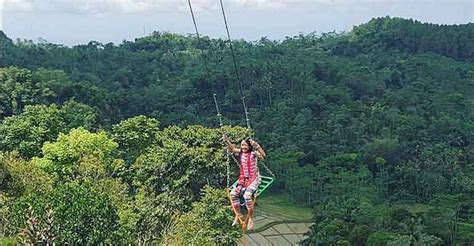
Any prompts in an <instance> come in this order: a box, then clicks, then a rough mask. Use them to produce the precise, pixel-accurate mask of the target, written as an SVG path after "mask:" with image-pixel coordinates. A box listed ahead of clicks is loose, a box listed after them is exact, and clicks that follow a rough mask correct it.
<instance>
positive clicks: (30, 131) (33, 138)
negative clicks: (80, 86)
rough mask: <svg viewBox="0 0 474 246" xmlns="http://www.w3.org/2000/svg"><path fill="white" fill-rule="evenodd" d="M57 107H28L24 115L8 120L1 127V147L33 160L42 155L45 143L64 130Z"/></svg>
mask: <svg viewBox="0 0 474 246" xmlns="http://www.w3.org/2000/svg"><path fill="white" fill-rule="evenodd" d="M64 127H65V125H64V122H63V121H62V118H61V115H60V111H59V109H58V108H57V106H54V105H53V106H43V105H38V106H27V107H26V108H25V111H24V112H23V113H22V114H19V115H15V116H11V117H8V118H6V119H5V120H4V121H3V122H2V123H1V125H0V146H1V148H2V149H3V150H6V151H17V152H18V153H20V154H21V155H22V156H24V157H27V158H31V157H33V156H36V155H39V154H40V153H41V146H42V145H43V143H44V142H46V141H50V140H53V139H55V138H56V137H57V135H58V133H59V132H61V131H62V130H64Z"/></svg>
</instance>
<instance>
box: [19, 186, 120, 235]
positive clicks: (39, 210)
mask: <svg viewBox="0 0 474 246" xmlns="http://www.w3.org/2000/svg"><path fill="white" fill-rule="evenodd" d="M11 207H12V208H11V209H12V213H11V218H10V221H11V223H12V224H13V226H14V228H15V229H16V230H17V231H20V230H21V229H23V228H25V227H26V225H27V220H28V219H29V218H28V214H29V213H28V209H29V208H30V207H31V208H32V210H33V211H34V214H35V215H36V216H37V218H38V221H39V222H38V223H39V224H38V227H40V228H44V227H45V226H46V216H47V211H48V210H52V212H53V215H52V217H53V219H52V220H53V223H52V224H53V226H52V232H51V233H52V234H54V235H55V238H56V239H55V242H56V243H58V244H74V243H82V244H97V243H107V242H108V243H112V242H114V240H115V239H116V238H114V235H115V231H116V229H117V228H118V223H117V220H118V215H117V209H116V208H115V207H114V206H113V205H112V203H111V201H110V199H109V198H108V197H107V194H104V193H98V192H94V191H92V190H90V189H89V188H87V187H85V186H81V185H79V184H77V183H68V184H65V185H60V186H58V187H56V188H55V189H54V190H53V191H52V192H49V193H47V194H44V195H41V194H40V195H38V194H31V195H27V196H24V197H21V198H19V199H18V200H16V201H14V202H13V204H12V206H11Z"/></svg>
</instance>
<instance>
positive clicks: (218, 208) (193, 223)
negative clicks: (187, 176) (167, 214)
mask: <svg viewBox="0 0 474 246" xmlns="http://www.w3.org/2000/svg"><path fill="white" fill-rule="evenodd" d="M202 192H203V195H202V196H201V199H200V201H199V202H196V203H194V204H193V206H192V209H191V210H190V211H189V212H188V213H186V214H183V215H182V216H180V217H179V218H178V219H177V220H176V222H175V223H176V224H175V225H174V227H173V231H172V232H171V233H170V235H169V237H168V238H166V237H165V239H166V243H169V244H178V245H182V244H203V245H234V244H235V243H237V242H236V239H238V238H239V237H240V231H239V229H238V228H236V227H232V226H231V224H232V220H233V213H232V211H231V210H230V209H229V204H228V198H227V194H226V193H225V192H224V191H223V190H218V189H214V188H211V187H209V186H206V187H204V189H203V191H202Z"/></svg>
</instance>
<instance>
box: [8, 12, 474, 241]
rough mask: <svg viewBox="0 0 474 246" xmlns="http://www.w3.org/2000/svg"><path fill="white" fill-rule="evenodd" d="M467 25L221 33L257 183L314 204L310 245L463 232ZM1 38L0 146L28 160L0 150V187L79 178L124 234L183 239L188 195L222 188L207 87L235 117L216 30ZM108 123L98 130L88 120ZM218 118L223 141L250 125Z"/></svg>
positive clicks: (464, 236)
mask: <svg viewBox="0 0 474 246" xmlns="http://www.w3.org/2000/svg"><path fill="white" fill-rule="evenodd" d="M472 30H473V25H472V24H466V25H443V26H439V25H434V24H426V23H420V22H418V21H414V20H406V19H401V18H390V17H384V18H376V19H373V20H371V21H370V22H369V23H367V24H363V25H360V26H357V27H354V29H353V30H352V31H350V32H348V33H326V34H322V35H316V34H309V35H299V36H295V37H288V38H286V39H285V40H282V41H271V40H268V39H266V38H263V39H261V40H259V41H257V42H246V41H243V40H236V41H235V42H234V43H233V44H234V48H235V50H234V51H235V53H236V54H238V59H239V61H240V62H239V63H240V66H239V69H240V74H241V82H242V84H243V91H242V93H243V95H244V96H245V98H246V103H247V106H248V107H249V113H250V117H251V121H250V123H251V125H252V128H253V129H254V130H255V137H256V138H258V140H259V142H260V143H262V145H263V147H264V148H265V150H266V151H267V152H268V154H269V155H268V158H267V162H266V164H268V166H270V168H271V169H272V170H273V171H274V172H275V174H276V177H277V181H276V182H275V183H274V185H273V188H272V190H273V191H278V192H279V193H282V195H284V196H289V197H291V199H292V200H293V201H296V202H298V203H299V204H301V205H309V206H312V207H314V208H315V217H314V225H313V227H312V229H311V231H310V233H309V234H308V236H309V237H308V239H307V240H305V242H306V243H307V244H316V243H319V244H327V245H348V244H351V245H364V244H369V245H386V244H398V245H403V244H410V245H423V244H432V245H437V244H439V242H440V241H439V239H441V240H442V243H443V244H446V245H456V244H462V243H466V242H469V240H471V241H472V239H471V234H470V229H471V224H472V223H471V222H472V215H471V213H472V212H471V211H472V208H471V207H472V205H471V200H472V199H470V197H472V195H473V194H474V193H473V192H474V188H473V187H474V186H473V182H474V181H473V178H472V177H473V175H474V167H473V163H474V147H473V143H474V135H473V132H474V125H473V122H474V114H473V111H472V108H473V107H474V101H473V100H472V98H474V96H473V95H474V87H473V86H472V85H473V81H474V65H473V63H472V61H473V54H474V51H473V50H474V49H473V46H472V42H470V41H471V40H472V39H473V38H472V34H473V33H474V32H473V31H472ZM0 41H1V45H2V48H4V49H2V51H5V53H4V54H5V60H4V61H5V63H6V64H7V65H13V66H17V67H19V68H15V67H10V68H6V69H1V70H0V99H1V100H0V102H1V103H0V119H1V120H2V122H1V123H0V150H1V151H13V152H18V153H19V154H20V155H21V156H22V157H24V158H27V159H29V158H32V157H33V161H31V162H28V161H26V160H22V159H19V158H17V157H16V156H15V155H10V154H5V155H4V156H2V158H0V159H1V165H2V166H0V168H1V173H0V184H1V188H2V192H3V191H6V192H5V193H4V194H1V196H2V197H3V200H4V201H7V202H15V201H19V200H20V199H24V198H25V197H26V196H29V194H31V193H33V192H37V193H44V192H52V191H51V189H52V190H53V191H54V190H56V187H63V186H64V185H66V184H68V183H70V182H78V183H80V184H81V185H82V186H84V187H87V189H90V190H91V191H93V192H97V193H99V194H106V195H107V197H108V199H110V201H111V203H112V204H113V206H115V207H116V209H117V214H118V224H119V226H118V227H117V230H116V232H115V235H116V236H117V237H119V238H120V239H121V240H123V242H124V243H125V244H153V243H161V242H164V241H165V240H168V239H169V240H171V239H172V240H175V242H182V243H186V242H187V241H188V239H189V240H191V239H190V237H191V236H192V233H191V231H190V230H188V231H186V230H184V231H183V233H184V232H186V233H185V234H182V235H181V236H182V237H184V238H180V237H181V236H175V237H172V236H170V235H177V234H176V233H178V232H176V231H173V230H172V228H173V225H175V223H177V222H179V223H181V226H183V225H184V224H183V223H184V222H183V221H184V220H188V221H189V222H190V223H191V224H192V225H193V227H190V228H189V229H191V228H194V229H195V228H196V227H194V225H196V221H197V219H196V217H193V214H192V213H190V211H191V210H196V212H197V213H202V214H206V213H207V211H205V210H202V209H201V208H200V207H199V206H201V203H202V201H203V200H201V199H202V197H201V195H200V193H199V192H200V191H201V190H202V188H203V187H204V186H205V185H208V184H209V185H211V186H212V187H221V188H222V187H224V184H225V183H226V182H225V179H226V175H225V174H226V167H227V164H229V160H228V159H227V158H226V157H225V155H224V149H223V145H222V141H221V137H222V132H220V131H219V130H216V129H208V128H204V127H202V126H198V125H204V126H217V119H216V117H215V107H214V104H213V100H212V98H211V95H212V94H213V93H216V95H218V99H219V106H220V108H221V110H222V113H223V121H224V124H226V125H244V124H245V122H244V120H243V113H242V106H241V94H240V92H239V83H237V81H236V80H235V79H234V78H233V76H232V74H233V71H232V69H233V62H232V59H231V57H230V56H227V55H226V54H228V52H229V50H228V48H229V47H228V46H227V45H226V43H225V42H224V41H223V40H220V39H209V38H207V37H203V40H202V42H198V41H197V39H196V38H195V37H192V36H182V35H177V34H171V33H160V32H155V33H153V34H151V35H150V36H147V37H142V38H139V39H136V40H135V41H133V42H129V41H124V42H123V43H121V44H118V45H114V44H112V43H109V44H101V43H98V42H94V41H91V42H89V43H88V44H85V45H77V46H74V47H65V46H62V45H55V44H50V43H47V42H40V43H34V42H32V41H17V42H12V41H11V40H10V39H8V38H7V37H6V36H4V34H3V33H2V35H0ZM199 49H202V52H201V51H200V50H199ZM202 55H204V59H206V63H207V67H208V68H209V71H210V75H208V74H207V73H206V72H205V71H206V69H205V68H204V63H203V62H202V59H203V57H202ZM20 68H22V69H20ZM24 68H28V69H24ZM52 103H56V104H57V105H62V106H55V105H51V104H52ZM82 103H85V104H87V105H89V106H86V105H84V104H82ZM37 104H43V105H50V106H42V105H37ZM33 105H36V106H33ZM137 115H141V116H137ZM158 123H159V124H158ZM158 126H162V127H163V128H164V129H163V130H159V129H158ZM78 127H83V128H81V129H79V130H72V131H71V132H70V133H69V134H68V135H64V134H67V133H68V132H69V131H70V130H71V129H74V128H78ZM110 128H112V131H111V132H110V133H109V134H110V135H109V136H111V138H109V137H107V134H106V133H105V132H99V133H91V132H88V131H86V130H85V129H87V130H96V129H110ZM225 130H226V131H227V132H229V135H230V137H231V138H232V139H233V140H234V141H235V142H237V141H240V140H241V139H243V138H244V137H246V136H249V135H251V133H250V132H249V131H248V130H246V129H244V128H240V127H236V128H228V127H225ZM61 133H62V134H61ZM58 135H59V138H58ZM56 139H57V141H55V140H56ZM48 142H49V143H48ZM41 150H42V151H41ZM119 158H120V159H119ZM38 166H39V167H41V169H39V168H38ZM45 171H46V172H45ZM230 171H231V177H236V176H237V173H236V168H235V166H234V165H231V170H230ZM261 171H262V173H263V172H264V170H263V169H262V168H261ZM28 173H31V174H35V175H36V176H37V177H36V176H35V177H33V175H29V174H28ZM43 181H44V183H45V185H44V186H42V185H38V183H41V182H43ZM36 186H37V187H39V188H35V187H36ZM448 194H449V195H448ZM5 204H6V202H5ZM197 204H199V206H198V205H197ZM9 211H10V207H9V205H5V206H2V216H3V217H5V216H6V215H8V213H9ZM212 211H213V212H215V213H220V212H219V211H220V210H219V209H215V210H212ZM206 215H209V214H206ZM35 216H37V215H35ZM41 216H44V214H42V215H41ZM208 217H211V218H213V216H211V215H209V216H208ZM30 221H31V220H30ZM180 221H181V222H180ZM206 223H207V222H206V221H203V225H205V226H206V230H205V231H210V234H209V235H214V234H212V233H214V232H216V230H215V228H214V227H213V223H211V224H206ZM184 229H188V228H184ZM194 229H193V230H194ZM218 231H219V230H218ZM171 232H173V233H175V234H172V233H171ZM211 232H212V233H211ZM170 233H171V234H170ZM200 233H201V232H200ZM203 233H204V232H203ZM219 233H220V232H219ZM3 234H5V233H3ZM6 234H8V233H6ZM0 236H3V235H1V234H0ZM6 236H15V235H10V234H8V235H6ZM202 240H204V241H203V242H202V243H205V244H207V243H208V242H209V240H210V237H206V236H204V238H203V239H202ZM199 242H201V241H199ZM226 242H230V241H226ZM20 243H21V242H20ZM197 243H198V241H196V244H197ZM209 243H210V242H209Z"/></svg>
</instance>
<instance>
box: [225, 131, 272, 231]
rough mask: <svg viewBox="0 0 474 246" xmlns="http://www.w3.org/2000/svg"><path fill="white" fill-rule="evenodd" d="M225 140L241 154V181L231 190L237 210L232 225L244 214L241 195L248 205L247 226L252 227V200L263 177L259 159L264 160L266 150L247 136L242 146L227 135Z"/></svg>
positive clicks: (233, 203) (231, 149)
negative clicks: (241, 209) (258, 162)
mask: <svg viewBox="0 0 474 246" xmlns="http://www.w3.org/2000/svg"><path fill="white" fill-rule="evenodd" d="M224 139H225V142H226V144H227V149H228V150H229V151H230V152H231V153H234V154H235V155H239V157H240V158H239V159H240V161H239V162H240V165H239V166H240V175H239V182H238V184H237V186H236V187H235V188H234V189H233V190H232V191H231V192H230V197H231V200H232V206H233V207H234V210H235V212H236V215H235V220H234V223H233V224H232V225H235V224H237V222H238V221H239V219H241V218H242V217H243V216H242V214H241V213H240V201H239V198H240V197H241V196H243V197H244V200H245V205H246V207H247V221H248V224H247V228H248V229H252V228H253V225H254V222H253V217H252V216H253V211H254V205H255V204H253V201H252V196H253V194H254V193H255V191H257V189H258V186H259V185H260V182H261V181H262V178H261V177H260V172H259V171H258V166H257V159H260V160H263V159H264V158H265V157H266V154H265V151H264V150H263V149H262V147H261V146H260V145H259V144H258V143H257V142H256V141H254V140H252V139H250V138H247V139H245V140H242V142H240V148H237V147H235V145H234V144H233V143H231V142H230V140H229V139H228V138H227V137H225V138H224Z"/></svg>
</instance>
